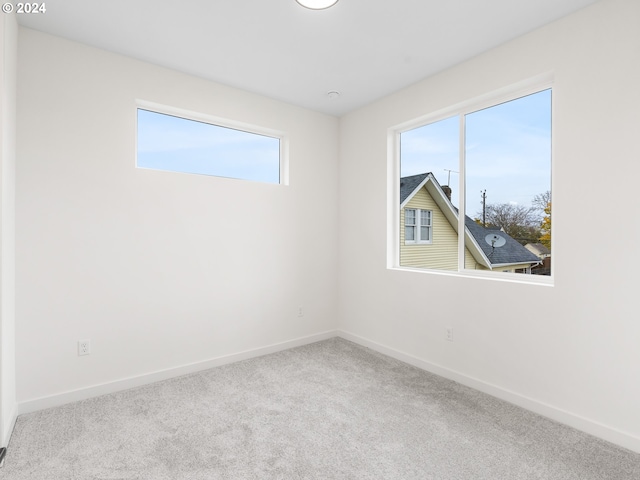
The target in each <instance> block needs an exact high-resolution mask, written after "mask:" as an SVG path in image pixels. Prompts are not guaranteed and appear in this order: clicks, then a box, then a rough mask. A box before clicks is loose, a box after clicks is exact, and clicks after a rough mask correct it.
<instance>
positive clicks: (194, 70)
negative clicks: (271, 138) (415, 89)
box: [18, 0, 595, 116]
mask: <svg viewBox="0 0 640 480" xmlns="http://www.w3.org/2000/svg"><path fill="white" fill-rule="evenodd" d="M594 2H595V0H438V1H436V0H339V1H338V3H337V4H336V5H335V6H334V7H332V8H330V9H327V10H315V11H314V10H309V9H306V8H303V7H301V6H300V5H298V4H297V3H296V1H295V0H48V1H47V2H46V7H47V11H46V13H44V14H37V15H36V14H31V15H27V14H22V15H18V21H19V23H20V24H21V25H23V26H26V27H29V28H34V29H36V30H41V31H43V32H48V33H51V34H53V35H58V36H61V37H65V38H68V39H71V40H75V41H77V42H81V43H85V44H88V45H92V46H95V47H99V48H102V49H105V50H109V51H112V52H117V53H121V54H124V55H128V56H131V57H134V58H138V59H141V60H145V61H148V62H151V63H155V64H158V65H162V66H166V67H170V68H173V69H176V70H180V71H183V72H186V73H189V74H192V75H197V76H200V77H204V78H208V79H211V80H214V81H216V82H220V83H223V84H227V85H231V86H234V87H238V88H241V89H244V90H248V91H252V92H256V93H259V94H262V95H266V96H268V97H272V98H276V99H279V100H283V101H285V102H289V103H293V104H296V105H300V106H303V107H307V108H310V109H313V110H317V111H320V112H324V113H328V114H332V115H337V116H339V115H342V114H344V113H346V112H349V111H351V110H353V109H355V108H358V107H360V106H362V105H365V104H367V103H369V102H371V101H373V100H375V99H377V98H380V97H383V96H385V95H387V94H389V93H392V92H394V91H396V90H399V89H400V88H402V87H405V86H407V85H410V84H412V83H414V82H416V81H418V80H420V79H422V78H425V77H427V76H429V75H432V74H434V73H436V72H438V71H441V70H443V69H445V68H447V67H450V66H452V65H455V64H457V63H460V62H462V61H464V60H466V59H468V58H471V57H473V56H475V55H477V54H479V53H481V52H483V51H486V50H488V49H490V48H492V47H494V46H496V45H499V44H501V43H504V42H506V41H507V40H510V39H512V38H514V37H517V36H519V35H522V34H524V33H526V32H528V31H531V30H533V29H535V28H537V27H539V26H542V25H544V24H546V23H549V22H551V21H553V20H555V19H557V18H560V17H562V16H564V15H567V14H569V13H571V12H573V11H575V10H578V9H579V8H582V7H585V6H587V5H589V4H591V3H594ZM331 90H336V91H338V92H340V96H339V97H338V98H336V99H331V98H329V97H328V96H327V92H329V91H331Z"/></svg>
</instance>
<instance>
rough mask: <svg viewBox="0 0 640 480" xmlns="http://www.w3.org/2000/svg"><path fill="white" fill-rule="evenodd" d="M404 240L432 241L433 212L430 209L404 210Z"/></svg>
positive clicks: (414, 241)
mask: <svg viewBox="0 0 640 480" xmlns="http://www.w3.org/2000/svg"><path fill="white" fill-rule="evenodd" d="M404 241H405V243H429V242H431V212H430V211H429V210H419V209H418V210H416V209H415V208H406V209H405V210H404Z"/></svg>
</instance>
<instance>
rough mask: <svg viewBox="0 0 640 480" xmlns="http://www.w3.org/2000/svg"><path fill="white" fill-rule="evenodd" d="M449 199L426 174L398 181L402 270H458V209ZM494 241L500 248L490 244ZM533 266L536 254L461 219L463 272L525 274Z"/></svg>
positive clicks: (448, 192) (447, 190) (447, 192)
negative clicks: (498, 240) (487, 271)
mask: <svg viewBox="0 0 640 480" xmlns="http://www.w3.org/2000/svg"><path fill="white" fill-rule="evenodd" d="M450 196H451V190H450V188H449V187H448V186H444V187H442V186H441V185H440V184H439V183H438V181H437V180H436V178H435V177H434V176H433V174H431V173H421V174H418V175H412V176H409V177H403V178H401V179H400V265H401V266H406V267H416V268H428V269H436V270H458V209H457V208H456V207H454V206H453V204H452V203H451V197H450ZM496 237H497V238H498V239H500V246H495V245H497V244H496V243H495V241H494V245H492V244H491V243H490V242H491V239H492V238H496ZM502 240H504V242H503V241H502ZM538 263H540V260H539V258H538V257H537V256H536V255H534V254H532V253H531V252H530V251H528V250H527V249H526V248H524V247H523V246H522V245H520V243H518V242H517V241H516V240H514V239H513V238H511V237H510V236H509V235H507V234H506V233H505V232H502V231H496V230H491V229H488V228H484V227H482V226H481V225H478V224H477V223H476V222H474V221H473V220H472V219H471V218H469V217H466V218H465V258H464V267H465V268H466V269H472V270H474V269H475V270H495V271H499V272H513V273H529V274H530V273H531V267H532V266H534V265H537V264H538Z"/></svg>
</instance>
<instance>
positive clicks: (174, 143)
mask: <svg viewBox="0 0 640 480" xmlns="http://www.w3.org/2000/svg"><path fill="white" fill-rule="evenodd" d="M137 122H138V129H137V156H136V166H137V167H139V168H149V169H153V170H164V171H170V172H180V173H195V174H200V175H212V176H217V177H227V178H236V179H242V180H253V181H257V182H266V183H276V184H280V183H286V181H285V180H286V179H285V178H284V175H283V172H282V170H283V168H282V165H283V161H282V151H283V136H282V135H281V134H278V133H277V132H272V131H270V130H267V129H263V128H260V127H253V126H249V125H244V124H239V123H237V122H232V121H227V120H224V119H217V118H213V117H208V116H205V115H201V114H197V113H194V112H184V111H181V110H177V109H171V108H168V107H162V106H155V105H151V106H149V104H146V102H145V103H142V104H140V105H139V108H138V109H137Z"/></svg>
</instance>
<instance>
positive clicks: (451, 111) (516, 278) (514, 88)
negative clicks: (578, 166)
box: [387, 73, 555, 286]
mask: <svg viewBox="0 0 640 480" xmlns="http://www.w3.org/2000/svg"><path fill="white" fill-rule="evenodd" d="M547 89H553V73H545V74H541V75H538V76H535V77H532V78H529V79H526V80H523V81H521V82H518V83H516V84H513V85H509V86H506V87H503V88H500V89H498V90H496V91H493V92H490V93H487V94H485V95H481V96H479V97H476V98H473V99H470V100H466V101H463V102H460V103H458V104H455V105H453V106H450V107H447V108H443V109H441V110H437V111H434V112H432V113H429V114H426V115H423V116H420V117H418V118H415V119H413V120H410V121H407V122H404V123H400V124H398V125H395V126H393V127H391V128H389V129H388V130H387V160H388V162H387V166H388V167H387V219H388V221H387V246H388V248H387V268H389V269H394V270H405V271H413V272H424V273H427V274H437V275H454V276H464V277H475V278H482V279H490V280H497V281H510V282H516V283H527V284H534V285H547V286H553V284H554V276H553V271H552V274H551V275H550V276H543V275H523V274H519V273H511V272H498V271H495V270H494V271H481V270H472V269H466V268H465V266H464V260H465V235H458V270H457V271H450V270H433V269H423V268H413V267H406V266H402V265H400V241H399V238H400V236H399V235H398V225H399V223H400V219H399V216H400V212H401V210H400V209H399V208H398V198H400V135H401V134H402V133H404V132H407V131H409V130H413V129H415V128H419V127H422V126H424V125H428V124H432V123H436V122H439V121H441V120H445V119H449V118H451V117H454V116H457V117H458V118H459V122H460V128H459V130H460V134H459V141H460V146H459V156H460V159H459V166H458V171H459V173H460V175H459V184H458V189H459V192H460V193H459V197H458V198H459V203H460V205H459V207H458V231H459V232H464V231H465V216H466V211H465V208H464V207H465V203H466V200H465V168H464V166H465V148H466V145H465V135H464V132H465V115H467V114H469V113H473V112H476V111H478V110H482V109H485V108H490V107H493V106H496V105H500V104H501V103H505V102H509V101H512V100H516V99H518V98H521V97H526V96H527V95H531V94H534V93H538V92H541V91H543V90H547ZM554 103H555V100H554V95H553V94H552V96H551V118H552V120H551V130H552V132H551V138H552V142H551V158H552V162H551V183H552V184H551V191H552V192H553V179H554V178H555V177H554V162H553V158H554V150H555V148H554V142H553V138H554V133H553V125H554V122H553V118H554ZM552 196H553V194H552ZM553 209H554V207H553V204H552V206H551V215H552V216H553ZM554 238H555V237H554V236H552V237H551V245H552V251H553V245H554V243H555V241H554Z"/></svg>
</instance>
